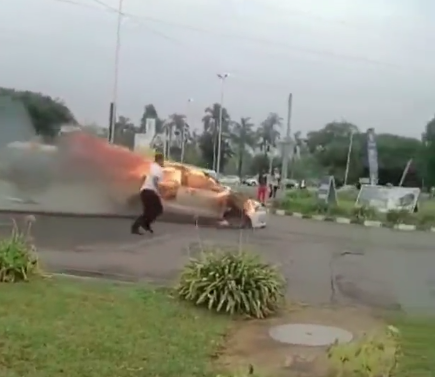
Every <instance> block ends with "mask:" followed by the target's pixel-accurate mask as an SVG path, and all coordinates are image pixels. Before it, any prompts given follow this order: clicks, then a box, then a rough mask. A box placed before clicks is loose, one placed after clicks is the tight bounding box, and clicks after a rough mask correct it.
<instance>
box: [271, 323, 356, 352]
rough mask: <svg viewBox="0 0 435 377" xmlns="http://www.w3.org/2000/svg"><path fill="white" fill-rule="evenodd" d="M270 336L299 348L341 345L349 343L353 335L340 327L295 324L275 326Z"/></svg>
mask: <svg viewBox="0 0 435 377" xmlns="http://www.w3.org/2000/svg"><path fill="white" fill-rule="evenodd" d="M269 335H270V336H271V337H272V339H274V340H276V341H277V342H281V343H287V344H293V345H299V346H312V347H315V346H329V345H330V344H332V343H334V342H335V341H336V340H337V341H338V342H339V343H349V342H350V341H351V340H352V338H353V335H352V333H350V332H349V331H346V330H343V329H340V328H338V327H331V326H321V325H312V324H307V323H293V324H287V325H280V326H274V327H272V328H271V329H270V330H269Z"/></svg>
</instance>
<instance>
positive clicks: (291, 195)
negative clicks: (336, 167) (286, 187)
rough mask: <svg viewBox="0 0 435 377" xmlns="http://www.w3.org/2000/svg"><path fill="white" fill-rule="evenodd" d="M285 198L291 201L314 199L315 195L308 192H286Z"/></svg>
mask: <svg viewBox="0 0 435 377" xmlns="http://www.w3.org/2000/svg"><path fill="white" fill-rule="evenodd" d="M286 197H287V198H292V199H315V197H316V196H315V193H313V192H311V191H309V190H290V191H288V192H287V195H286Z"/></svg>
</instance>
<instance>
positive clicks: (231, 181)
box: [218, 175, 240, 186]
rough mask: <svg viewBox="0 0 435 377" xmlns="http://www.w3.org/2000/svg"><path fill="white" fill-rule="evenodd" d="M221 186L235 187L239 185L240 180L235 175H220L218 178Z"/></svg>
mask: <svg viewBox="0 0 435 377" xmlns="http://www.w3.org/2000/svg"><path fill="white" fill-rule="evenodd" d="M218 180H219V182H220V183H221V184H222V185H227V186H236V185H240V178H239V177H238V176H237V175H221V176H219V178H218Z"/></svg>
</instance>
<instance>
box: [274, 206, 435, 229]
mask: <svg viewBox="0 0 435 377" xmlns="http://www.w3.org/2000/svg"><path fill="white" fill-rule="evenodd" d="M269 213H270V214H272V215H276V216H291V217H295V218H298V219H310V220H315V221H327V222H333V223H337V224H345V225H349V224H356V225H361V226H365V227H369V228H389V229H395V230H400V231H405V232H406V231H408V232H409V231H426V232H432V233H435V227H432V228H427V227H420V226H418V225H411V224H397V225H391V224H387V223H383V222H381V221H373V220H365V221H358V220H354V219H349V218H347V217H333V216H324V215H304V214H302V213H298V212H290V211H286V210H283V209H272V208H270V209H269Z"/></svg>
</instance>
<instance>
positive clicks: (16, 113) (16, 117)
mask: <svg viewBox="0 0 435 377" xmlns="http://www.w3.org/2000/svg"><path fill="white" fill-rule="evenodd" d="M35 136H36V132H35V128H34V127H33V124H32V120H31V118H30V116H29V114H28V112H27V109H26V107H25V106H24V105H23V103H22V102H21V101H19V100H16V99H13V98H11V97H9V96H1V97H0V148H1V147H4V146H6V145H8V144H10V143H13V142H15V141H29V140H32V139H34V138H35Z"/></svg>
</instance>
